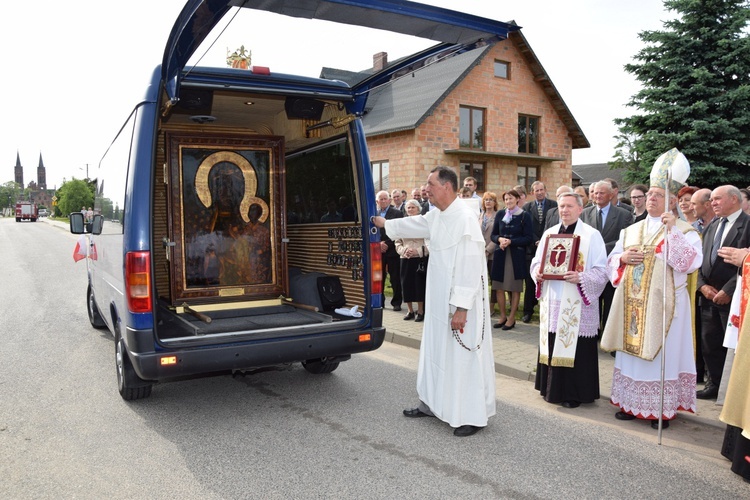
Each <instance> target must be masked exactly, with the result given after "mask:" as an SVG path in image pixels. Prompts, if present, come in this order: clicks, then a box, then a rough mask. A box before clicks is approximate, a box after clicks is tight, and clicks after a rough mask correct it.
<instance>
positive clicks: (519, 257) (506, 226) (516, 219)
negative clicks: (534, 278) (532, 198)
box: [490, 189, 534, 330]
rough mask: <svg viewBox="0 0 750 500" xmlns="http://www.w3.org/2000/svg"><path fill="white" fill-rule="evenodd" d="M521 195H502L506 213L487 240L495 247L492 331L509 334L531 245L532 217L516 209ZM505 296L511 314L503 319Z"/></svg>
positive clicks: (525, 273)
mask: <svg viewBox="0 0 750 500" xmlns="http://www.w3.org/2000/svg"><path fill="white" fill-rule="evenodd" d="M520 198H521V195H520V194H518V192H517V191H515V190H513V189H511V190H510V191H506V192H505V194H503V201H504V202H505V209H504V210H500V212H498V214H497V216H495V224H494V225H493V227H492V234H491V235H490V239H491V240H492V241H493V242H494V243H497V245H498V248H497V249H496V250H495V256H494V258H493V262H492V288H494V289H496V290H497V303H498V305H499V306H500V319H499V323H497V324H496V325H495V328H502V329H503V330H510V329H511V328H513V327H514V326H516V311H517V310H518V303H519V302H520V301H521V292H522V291H523V282H524V278H526V275H527V273H528V272H529V269H528V267H526V247H527V246H528V245H531V244H533V243H534V229H533V227H532V224H533V222H532V220H531V214H529V213H528V212H526V211H524V210H522V209H521V207H519V206H518V200H519V199H520ZM505 292H510V293H511V298H510V312H509V313H508V314H507V316H506V309H505Z"/></svg>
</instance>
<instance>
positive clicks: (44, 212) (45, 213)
mask: <svg viewBox="0 0 750 500" xmlns="http://www.w3.org/2000/svg"><path fill="white" fill-rule="evenodd" d="M48 216H49V212H48V211H47V209H46V208H40V209H39V217H48Z"/></svg>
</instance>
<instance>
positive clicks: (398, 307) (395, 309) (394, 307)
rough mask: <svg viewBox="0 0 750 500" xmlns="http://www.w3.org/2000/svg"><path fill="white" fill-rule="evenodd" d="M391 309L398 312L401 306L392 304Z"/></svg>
mask: <svg viewBox="0 0 750 500" xmlns="http://www.w3.org/2000/svg"><path fill="white" fill-rule="evenodd" d="M393 310H394V311H396V312H399V311H400V310H401V306H393Z"/></svg>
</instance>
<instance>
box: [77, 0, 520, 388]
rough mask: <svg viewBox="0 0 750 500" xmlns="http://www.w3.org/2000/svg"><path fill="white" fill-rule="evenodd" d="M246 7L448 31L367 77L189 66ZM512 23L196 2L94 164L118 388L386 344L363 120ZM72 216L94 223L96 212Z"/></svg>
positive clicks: (326, 363)
mask: <svg viewBox="0 0 750 500" xmlns="http://www.w3.org/2000/svg"><path fill="white" fill-rule="evenodd" d="M237 9H259V10H267V11H270V12H274V13H277V14H282V15H287V16H293V17H303V18H309V19H323V20H328V21H335V22H340V23H345V24H354V25H361V26H367V27H370V28H380V29H384V30H389V31H395V32H399V33H404V34H410V35H415V36H419V37H423V38H428V39H431V40H434V41H436V42H438V43H437V45H435V46H433V47H432V48H430V49H427V50H424V51H422V52H420V53H417V54H414V55H412V56H409V57H406V58H403V59H401V60H399V61H398V62H397V63H394V64H392V65H390V66H388V67H387V68H385V69H384V70H383V71H382V72H380V73H377V74H373V75H371V76H370V77H368V78H366V79H365V80H363V81H361V82H359V83H358V84H356V85H353V86H350V85H348V84H346V83H343V82H339V81H332V80H324V79H316V78H307V77H300V76H292V75H287V74H277V73H274V72H272V71H270V70H269V69H268V68H264V67H257V66H249V65H246V64H243V60H242V57H241V56H242V54H238V58H237V62H238V64H236V66H237V67H220V68H217V67H201V66H188V60H189V59H190V57H191V56H192V55H193V53H194V52H195V51H196V50H197V49H198V47H199V46H200V45H201V43H202V42H204V40H205V41H206V42H207V43H210V42H213V41H214V36H215V35H213V34H212V30H213V29H214V28H215V27H217V24H218V23H219V22H220V21H221V19H222V18H224V17H225V16H230V17H231V16H232V15H234V13H235V12H236V10H237ZM514 29H516V27H515V26H513V25H508V24H505V23H501V22H497V21H492V20H488V19H482V18H478V17H476V16H470V15H466V14H461V13H457V12H454V11H450V10H446V9H441V8H436V7H431V6H426V5H420V4H417V3H413V2H407V1H401V0H371V1H364V0H361V1H356V0H329V1H323V0H297V1H294V2H288V1H285V0H264V1H262V2H261V1H252V0H250V1H240V0H189V1H188V2H187V4H186V5H185V7H184V8H183V10H182V12H181V14H180V15H179V17H178V19H177V21H176V22H175V25H174V27H173V29H172V32H171V35H170V38H169V40H168V42H167V46H166V50H165V52H164V57H163V61H162V64H161V65H160V66H157V67H156V69H155V70H154V73H153V77H152V80H151V84H150V85H149V86H148V88H147V89H146V94H145V97H144V98H143V100H142V101H141V102H139V103H137V104H136V105H135V107H134V108H133V110H132V112H131V114H130V115H129V116H128V117H127V120H126V121H125V123H124V124H123V125H122V127H121V128H120V130H119V131H118V132H117V134H116V137H115V139H114V140H113V142H112V144H111V145H110V146H109V148H108V149H107V151H106V153H105V154H104V156H103V158H102V160H101V161H100V163H99V165H98V170H97V172H96V173H95V175H96V178H97V180H98V184H97V190H96V201H95V211H94V212H95V214H96V215H95V216H94V220H93V223H92V224H91V231H90V232H88V233H87V234H88V235H89V236H88V238H89V248H88V254H89V257H90V258H88V259H86V261H87V272H88V277H89V280H88V289H87V291H86V303H87V308H88V315H89V320H90V322H91V324H92V325H93V326H94V327H95V328H107V329H109V330H110V331H111V332H112V334H113V335H114V339H115V354H116V357H115V361H116V368H117V381H118V388H119V392H120V395H121V396H122V397H123V398H124V399H126V400H134V399H139V398H145V397H148V396H149V395H150V394H151V389H152V386H153V384H155V383H157V382H162V381H169V380H171V379H176V378H178V377H186V376H195V375H199V374H210V373H221V372H224V373H226V372H227V371H230V370H247V369H252V368H258V367H264V366H272V365H279V364H288V363H296V362H301V363H302V365H303V366H304V368H305V369H306V370H307V371H309V372H311V373H329V372H331V371H333V370H334V369H336V368H337V367H338V365H339V363H340V362H342V361H345V360H347V359H349V358H350V357H351V355H352V354H354V353H361V352H366V351H371V350H374V349H377V348H378V347H379V346H380V345H381V344H382V342H383V339H384V336H385V329H384V328H383V325H382V306H383V304H382V302H381V292H382V289H381V286H382V285H381V282H382V270H381V260H380V250H379V235H378V231H377V230H375V228H374V227H372V226H371V224H370V223H369V217H370V215H371V212H374V210H375V193H374V187H373V179H372V175H371V169H370V161H369V157H368V153H367V145H366V141H365V136H364V133H363V129H362V124H361V117H362V116H363V113H365V109H366V108H365V104H366V101H367V95H368V91H369V90H370V89H373V88H375V87H377V86H379V85H383V84H387V82H388V81H389V79H391V78H394V77H395V76H401V75H404V74H408V73H409V72H410V71H414V70H415V69H418V68H419V67H420V66H423V65H424V64H426V63H427V62H428V61H429V59H430V58H432V57H435V56H436V55H440V56H445V55H446V54H450V53H460V52H462V51H464V50H469V49H472V48H474V47H475V46H476V45H477V44H478V43H485V42H486V41H488V40H492V39H498V38H505V37H506V36H507V34H508V32H509V31H511V30H514ZM217 30H218V31H220V28H217ZM215 31H216V30H215ZM233 66H235V65H234V64H233ZM70 224H71V231H72V232H73V233H76V234H83V233H84V232H85V227H84V217H83V215H82V214H71V221H70Z"/></svg>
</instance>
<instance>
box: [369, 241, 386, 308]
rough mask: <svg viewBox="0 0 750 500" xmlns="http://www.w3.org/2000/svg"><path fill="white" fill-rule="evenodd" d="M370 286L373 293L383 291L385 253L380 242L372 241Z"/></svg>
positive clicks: (376, 293)
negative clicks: (381, 249)
mask: <svg viewBox="0 0 750 500" xmlns="http://www.w3.org/2000/svg"><path fill="white" fill-rule="evenodd" d="M370 281H371V283H370V286H371V287H372V293H373V295H379V294H381V293H383V254H382V253H380V242H377V243H370Z"/></svg>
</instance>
